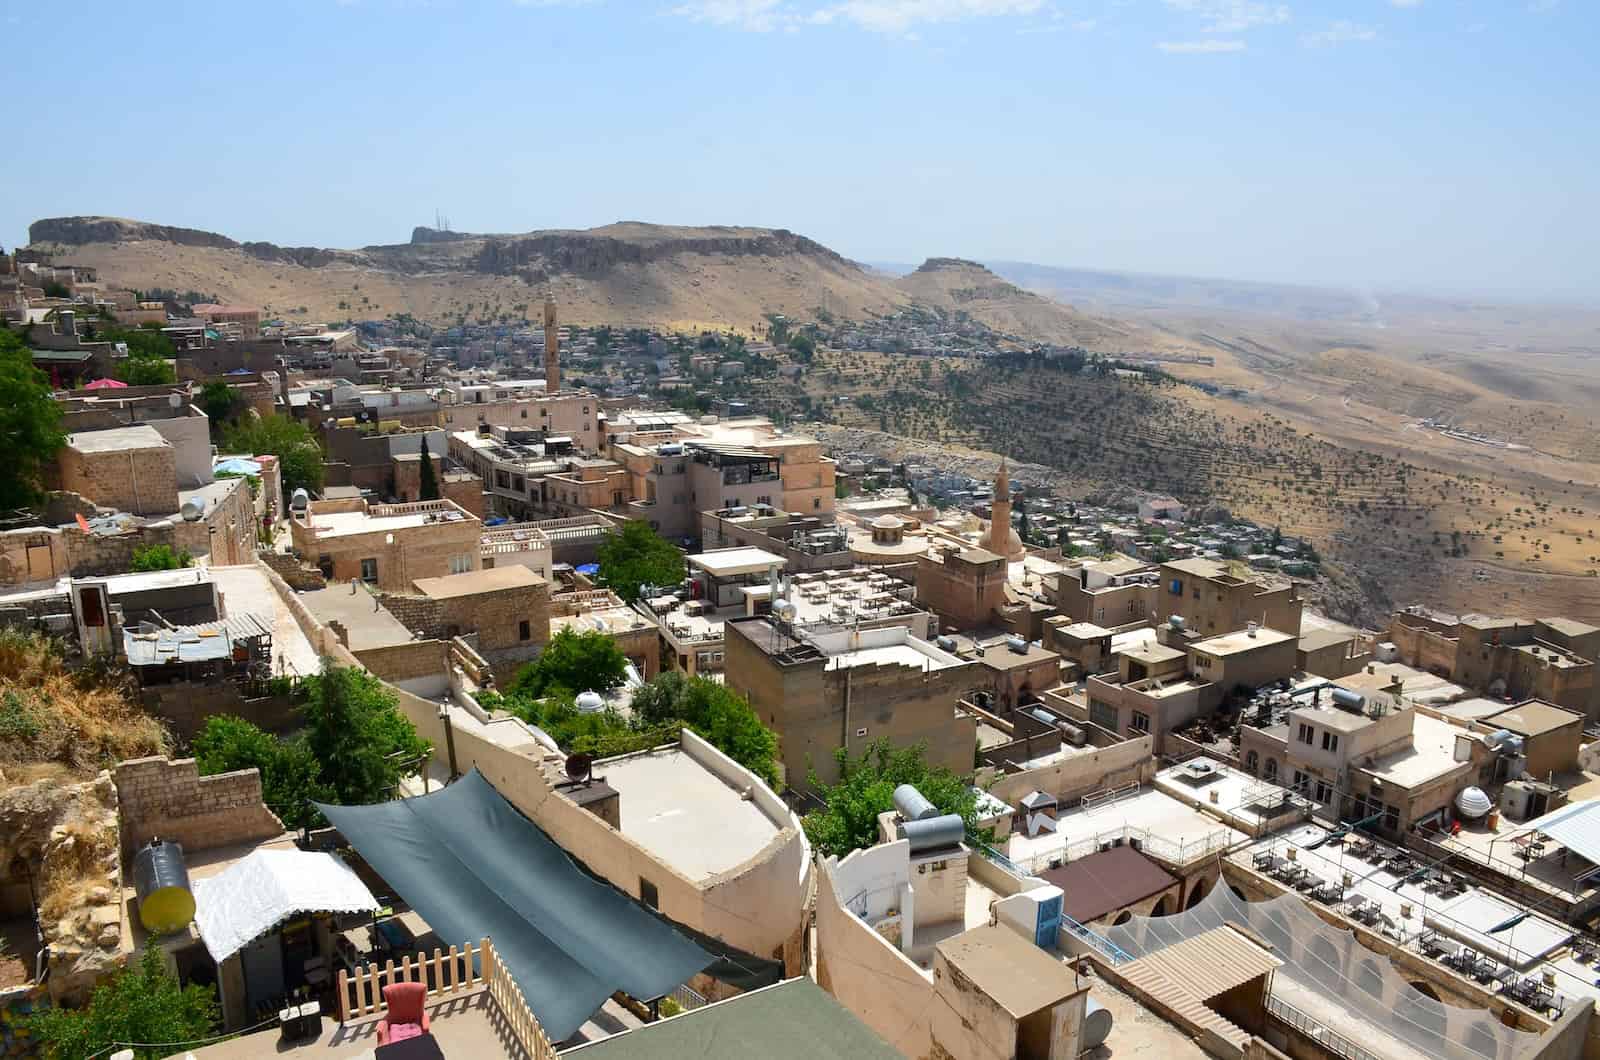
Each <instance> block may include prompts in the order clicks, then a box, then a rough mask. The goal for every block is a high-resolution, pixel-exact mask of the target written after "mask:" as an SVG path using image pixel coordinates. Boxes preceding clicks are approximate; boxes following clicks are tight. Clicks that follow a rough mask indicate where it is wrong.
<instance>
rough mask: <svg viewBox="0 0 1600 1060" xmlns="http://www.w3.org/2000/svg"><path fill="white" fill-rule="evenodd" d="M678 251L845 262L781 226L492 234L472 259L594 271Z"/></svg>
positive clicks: (498, 268)
mask: <svg viewBox="0 0 1600 1060" xmlns="http://www.w3.org/2000/svg"><path fill="white" fill-rule="evenodd" d="M682 254H718V255H727V256H730V257H744V256H754V257H784V256H787V255H791V254H804V255H807V256H809V257H817V258H822V259H823V260H825V261H828V262H829V263H832V264H836V265H840V266H847V267H848V266H849V263H848V262H846V261H845V259H844V258H843V257H841V256H840V255H839V254H837V253H835V252H834V251H832V250H829V249H828V248H827V247H825V246H823V245H822V244H821V243H818V242H816V241H815V240H812V239H807V238H806V237H805V236H799V235H795V234H794V233H793V232H790V231H787V230H785V229H782V228H779V229H774V230H772V231H770V232H762V233H760V234H758V235H754V236H747V235H731V234H730V235H727V236H709V237H707V236H693V237H683V238H673V237H671V236H668V237H666V238H662V239H655V240H650V241H648V242H638V241H634V240H624V239H617V238H613V237H611V236H603V235H600V236H597V235H590V234H588V233H585V232H549V233H534V234H532V235H527V236H490V237H485V238H484V240H483V246H482V249H480V250H479V251H478V254H477V256H476V258H475V259H474V261H473V265H474V267H475V268H476V269H477V271H478V272H487V273H495V274H499V275H511V274H515V273H518V272H521V271H523V270H526V269H529V268H533V269H538V270H540V271H542V272H546V273H551V274H565V275H574V276H587V277H594V276H600V275H604V274H605V273H607V272H609V271H611V270H612V269H614V268H616V267H617V266H619V265H648V264H650V263H652V262H657V261H661V260H663V259H666V258H672V257H677V256H679V255H682Z"/></svg>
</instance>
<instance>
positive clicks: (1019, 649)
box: [1006, 634, 1028, 655]
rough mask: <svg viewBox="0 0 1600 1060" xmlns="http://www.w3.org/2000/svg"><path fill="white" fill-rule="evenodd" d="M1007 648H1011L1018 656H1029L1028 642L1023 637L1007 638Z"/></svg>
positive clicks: (1012, 636)
mask: <svg viewBox="0 0 1600 1060" xmlns="http://www.w3.org/2000/svg"><path fill="white" fill-rule="evenodd" d="M1006 647H1007V648H1010V649H1011V650H1012V651H1014V652H1016V653H1017V654H1018V655H1026V654H1028V642H1027V641H1026V640H1025V639H1023V638H1022V637H1019V636H1017V635H1016V634H1012V635H1011V636H1009V637H1007V638H1006Z"/></svg>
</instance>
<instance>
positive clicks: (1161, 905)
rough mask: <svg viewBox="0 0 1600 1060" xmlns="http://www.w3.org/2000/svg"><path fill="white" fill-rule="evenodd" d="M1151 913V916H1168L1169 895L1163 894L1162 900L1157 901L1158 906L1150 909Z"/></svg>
mask: <svg viewBox="0 0 1600 1060" xmlns="http://www.w3.org/2000/svg"><path fill="white" fill-rule="evenodd" d="M1150 915H1151V916H1166V915H1167V896H1166V895H1162V896H1161V901H1159V902H1157V903H1156V907H1155V908H1154V909H1152V910H1150Z"/></svg>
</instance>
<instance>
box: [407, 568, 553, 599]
mask: <svg viewBox="0 0 1600 1060" xmlns="http://www.w3.org/2000/svg"><path fill="white" fill-rule="evenodd" d="M543 582H544V579H543V578H541V577H539V575H537V574H535V573H534V572H533V569H532V568H530V567H524V566H523V565H522V564H520V563H512V564H509V565H507V566H504V567H490V568H489V569H487V570H475V571H468V572H466V573H465V574H446V575H443V576H442V577H438V578H418V579H417V580H416V581H414V582H412V583H411V584H412V585H413V586H414V587H415V588H416V590H417V592H419V593H421V594H422V595H423V596H427V597H430V598H432V599H434V600H450V599H454V598H456V597H460V596H476V595H478V594H479V593H492V592H498V591H499V590H501V589H525V588H530V587H532V586H535V585H539V584H542V583H543Z"/></svg>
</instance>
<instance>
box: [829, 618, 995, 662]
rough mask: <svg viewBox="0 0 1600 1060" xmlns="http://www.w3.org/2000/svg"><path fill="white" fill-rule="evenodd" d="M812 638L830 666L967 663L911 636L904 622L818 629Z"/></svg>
mask: <svg viewBox="0 0 1600 1060" xmlns="http://www.w3.org/2000/svg"><path fill="white" fill-rule="evenodd" d="M809 639H810V641H811V643H812V644H814V645H816V647H817V650H818V651H820V652H822V653H823V654H824V655H826V656H827V657H828V664H827V668H828V669H830V670H840V669H845V668H848V667H852V666H908V667H912V668H914V669H917V670H923V671H932V670H945V669H949V668H951V667H955V666H965V665H966V660H964V659H961V658H958V657H957V656H955V655H952V654H951V653H950V652H947V651H945V650H944V649H943V648H940V647H938V646H937V645H935V644H931V643H929V642H928V641H925V640H923V639H922V638H920V637H914V636H912V635H911V632H910V631H909V630H907V629H906V628H905V627H904V626H885V627H883V628H880V629H862V630H841V631H838V632H832V633H815V634H812V635H811V637H810V638H809Z"/></svg>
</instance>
